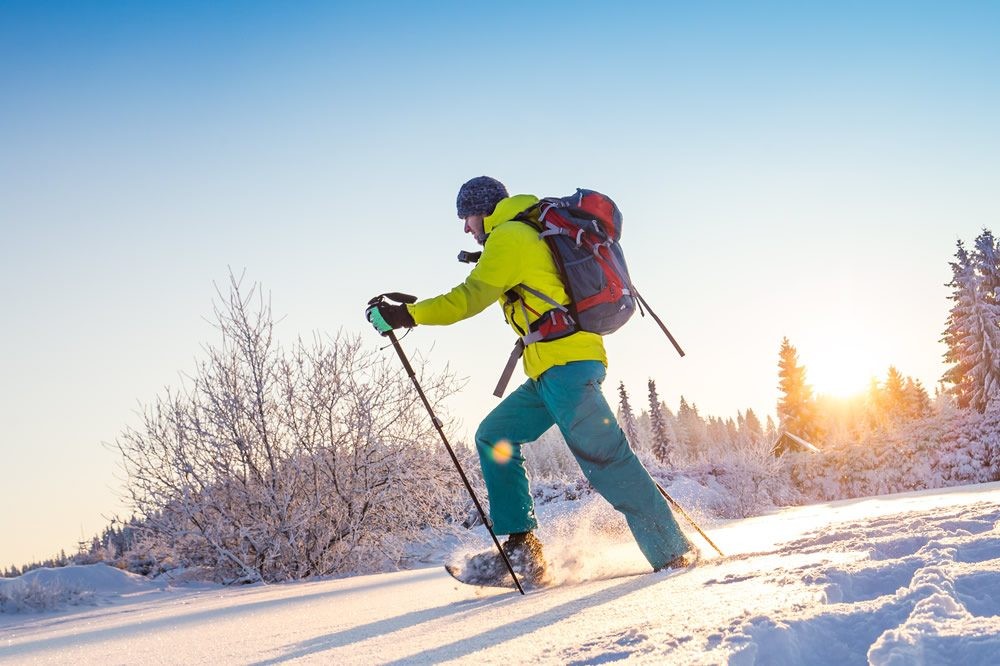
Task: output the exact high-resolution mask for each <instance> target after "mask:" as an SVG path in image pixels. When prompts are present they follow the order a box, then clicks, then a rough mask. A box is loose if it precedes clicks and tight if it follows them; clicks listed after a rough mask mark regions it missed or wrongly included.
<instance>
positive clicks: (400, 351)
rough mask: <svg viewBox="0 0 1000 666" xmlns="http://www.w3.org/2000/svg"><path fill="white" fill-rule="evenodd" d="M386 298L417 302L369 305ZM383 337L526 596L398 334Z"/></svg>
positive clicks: (407, 298)
mask: <svg viewBox="0 0 1000 666" xmlns="http://www.w3.org/2000/svg"><path fill="white" fill-rule="evenodd" d="M386 298H388V299H389V300H392V301H396V302H397V303H416V302H417V298H416V297H415V296H410V295H408V294H400V293H396V292H391V293H388V294H379V295H378V296H376V297H375V298H373V299H371V300H370V301H368V304H369V305H375V304H377V303H380V302H382V301H383V300H384V299H386ZM382 335H383V336H385V337H387V338H389V341H390V342H392V346H393V347H394V348H395V350H396V354H397V355H398V356H399V360H400V361H402V362H403V367H404V368H405V369H406V374H408V375H409V376H410V381H412V382H413V386H414V388H416V389H417V395H419V396H420V400H421V401H422V402H423V403H424V407H425V408H427V413H428V414H430V417H431V423H433V424H434V428H435V430H437V431H438V434H439V435H441V441H442V442H444V448H446V449H447V450H448V455H449V456H451V461H452V462H453V463H455V469H457V470H458V475H459V476H461V477H462V483H464V484H465V489H466V490H468V491H469V496H470V497H472V503H473V504H475V505H476V511H478V512H479V517H480V518H482V520H483V524H484V525H486V529H487V530H488V531H489V533H490V537H492V539H493V544H494V545H495V546H496V547H497V551H498V552H499V553H500V557H501V558H503V563H504V564H505V565H507V571H509V572H510V577H511V578H513V579H514V585H515V586H516V587H517V591H518V592H520V593H521V594H524V588H523V587H521V581H519V580H518V579H517V573H515V572H514V566H513V565H512V564H511V563H510V558H508V557H507V553H505V552H504V549H503V547H502V546H501V545H500V540H499V539H497V535H496V532H494V531H493V525H492V523H490V519H489V518H487V517H486V511H484V510H483V505H482V504H480V503H479V498H478V497H476V491H474V490H473V489H472V484H471V483H469V478H468V477H467V476H465V470H463V469H462V464H461V463H460V462H458V456H456V455H455V451H454V450H453V449H452V448H451V444H449V443H448V437H447V435H445V434H444V426H443V424H442V423H441V420H440V419H439V418H438V417H437V415H435V414H434V408H433V407H431V403H430V402H429V401H428V400H427V396H426V395H424V390H423V388H421V386H420V382H419V381H418V380H417V373H415V372H414V371H413V366H412V365H410V360H409V359H408V358H406V353H405V352H403V347H402V346H401V345H400V344H399V340H398V339H397V338H396V334H395V333H394V332H392V331H387V332H385V333H383V334H382Z"/></svg>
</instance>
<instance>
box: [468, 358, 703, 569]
mask: <svg viewBox="0 0 1000 666" xmlns="http://www.w3.org/2000/svg"><path fill="white" fill-rule="evenodd" d="M604 375H605V370H604V364H602V363H601V362H599V361H576V362H573V363H569V364H567V365H557V366H554V367H552V368H549V369H548V370H546V371H545V372H544V373H542V376H541V377H539V378H538V379H537V380H534V379H529V380H528V381H526V382H525V383H524V384H522V385H521V386H519V387H518V388H517V390H515V391H514V392H513V393H511V394H510V395H509V396H507V398H506V399H504V401H503V402H501V403H500V404H499V405H497V406H496V408H495V409H494V410H493V411H492V412H490V413H489V415H488V416H487V417H486V418H485V419H484V420H483V422H482V424H481V425H480V426H479V429H478V430H477V431H476V448H477V450H478V451H479V461H480V464H481V465H482V468H483V478H484V479H485V481H486V490H487V492H488V493H489V498H490V518H491V519H492V520H493V528H494V530H495V531H496V533H497V534H511V533H514V532H527V531H529V530H533V529H535V528H536V527H537V526H538V522H537V521H536V519H535V510H534V504H533V502H532V500H531V492H530V490H529V488H528V475H527V473H526V472H525V469H524V457H523V456H522V455H521V446H522V445H523V444H526V443H529V442H533V441H535V440H536V439H538V438H539V437H541V436H542V434H543V433H544V432H545V431H546V430H548V429H549V428H550V427H552V425H553V424H556V425H558V426H559V430H560V431H562V434H563V438H565V440H566V443H567V444H568V445H569V449H570V451H572V452H573V455H574V456H575V457H576V460H577V462H578V463H579V464H580V468H581V469H582V470H583V473H584V475H585V476H586V477H587V480H588V481H590V484H591V485H592V486H593V487H594V489H595V490H597V492H599V493H600V494H601V495H602V496H603V497H604V498H605V499H606V500H608V502H610V503H611V505H612V506H613V507H614V508H615V509H617V510H618V511H620V512H621V513H622V514H624V515H625V519H626V520H627V521H628V526H629V528H630V529H631V530H632V534H633V535H634V536H635V540H636V542H638V544H639V549H640V550H641V551H642V554H643V555H645V556H646V559H647V560H649V563H650V564H651V565H652V566H653V568H654V569H659V568H661V567H663V566H664V565H665V564H667V563H668V562H670V561H671V560H672V559H674V558H675V557H677V556H678V555H681V554H683V553H684V552H686V551H687V550H688V549H690V548H691V544H690V543H689V542H688V541H687V539H686V538H685V537H684V534H683V533H682V532H681V530H680V528H679V527H678V525H677V521H676V520H675V519H674V515H673V513H672V512H671V511H670V506H669V505H668V504H667V502H666V500H665V499H663V496H662V495H661V494H660V491H659V490H657V488H656V484H655V483H654V482H653V480H652V478H650V476H649V473H648V472H647V471H646V468H645V467H643V465H642V463H641V462H639V459H638V458H636V456H635V453H634V452H633V451H632V449H631V447H629V444H628V441H627V440H626V439H625V434H624V433H623V432H622V429H621V428H620V427H619V425H618V421H617V420H616V419H615V415H614V414H613V413H612V411H611V408H610V407H609V406H608V402H607V400H605V399H604V395H603V394H602V393H601V382H603V381H604Z"/></svg>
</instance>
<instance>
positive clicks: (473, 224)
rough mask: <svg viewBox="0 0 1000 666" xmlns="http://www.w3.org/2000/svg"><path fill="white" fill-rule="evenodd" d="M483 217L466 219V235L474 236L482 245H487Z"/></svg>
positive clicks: (473, 216) (471, 216)
mask: <svg viewBox="0 0 1000 666" xmlns="http://www.w3.org/2000/svg"><path fill="white" fill-rule="evenodd" d="M483 219H484V216H483V215H469V216H468V217H466V218H465V233H467V234H472V237H473V238H475V239H476V242H477V243H479V244H480V245H483V244H484V243H486V232H485V231H484V230H483Z"/></svg>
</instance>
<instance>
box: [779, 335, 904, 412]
mask: <svg viewBox="0 0 1000 666" xmlns="http://www.w3.org/2000/svg"><path fill="white" fill-rule="evenodd" d="M877 356H878V353H877V352H875V351H874V350H873V349H870V348H868V347H865V346H864V345H863V341H862V340H859V339H857V337H854V338H853V339H852V337H850V336H849V335H846V334H845V335H841V336H837V337H835V339H831V340H828V341H826V342H820V343H819V344H816V343H814V344H809V345H803V347H800V348H799V364H801V365H802V366H804V367H805V369H806V383H808V384H809V385H811V386H812V388H813V393H814V394H815V395H828V396H831V397H835V398H850V397H853V396H856V395H859V394H862V393H864V392H865V391H867V390H868V385H869V383H870V381H871V379H872V377H882V376H884V375H885V372H886V368H888V367H889V365H890V364H891V362H892V361H891V359H879V358H877Z"/></svg>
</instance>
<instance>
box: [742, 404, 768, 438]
mask: <svg viewBox="0 0 1000 666" xmlns="http://www.w3.org/2000/svg"><path fill="white" fill-rule="evenodd" d="M743 420H744V422H745V423H746V430H747V433H748V434H749V435H750V441H751V442H759V441H760V440H761V438H762V437H763V436H764V429H763V428H762V427H761V425H760V419H759V418H757V415H756V414H754V412H753V410H752V409H748V410H747V413H746V416H744V417H743Z"/></svg>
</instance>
